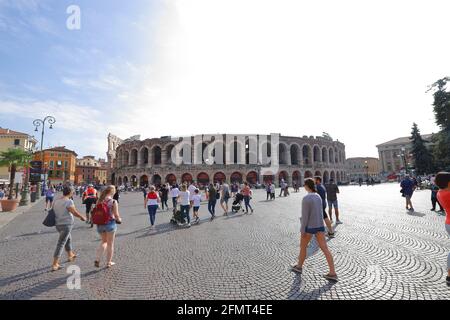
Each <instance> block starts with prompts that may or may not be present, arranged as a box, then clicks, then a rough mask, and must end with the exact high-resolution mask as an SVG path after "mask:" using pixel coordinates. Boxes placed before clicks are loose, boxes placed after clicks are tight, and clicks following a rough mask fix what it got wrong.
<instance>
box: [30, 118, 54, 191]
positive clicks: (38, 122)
mask: <svg viewBox="0 0 450 320" xmlns="http://www.w3.org/2000/svg"><path fill="white" fill-rule="evenodd" d="M46 122H47V123H48V124H49V125H50V127H49V129H53V124H54V123H55V122H56V119H55V118H54V117H52V116H46V117H45V118H44V119H36V120H34V121H33V125H34V126H35V127H36V128H35V130H34V131H36V132H38V128H39V127H40V126H42V132H41V168H42V165H43V164H44V151H43V149H44V134H45V123H46ZM46 180H47V179H46V176H45V175H44V185H43V186H44V187H45V185H46V183H47V182H46ZM40 188H41V184H40V183H38V187H37V191H36V198H38V199H39V198H40V195H41V190H40Z"/></svg>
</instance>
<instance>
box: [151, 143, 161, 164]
mask: <svg viewBox="0 0 450 320" xmlns="http://www.w3.org/2000/svg"><path fill="white" fill-rule="evenodd" d="M161 162H162V161H161V147H159V146H156V147H154V148H153V164H154V165H161Z"/></svg>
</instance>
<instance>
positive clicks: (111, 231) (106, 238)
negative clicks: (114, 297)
mask: <svg viewBox="0 0 450 320" xmlns="http://www.w3.org/2000/svg"><path fill="white" fill-rule="evenodd" d="M115 193H116V188H115V187H114V186H108V187H106V189H105V190H103V192H102V193H101V194H100V197H99V199H98V201H97V206H98V205H99V204H100V205H104V206H106V208H107V210H108V212H107V214H108V215H109V219H108V221H107V223H106V224H98V225H97V232H98V233H99V234H100V237H101V242H100V246H99V247H98V248H97V254H96V259H95V262H94V265H95V267H97V268H100V262H101V260H102V257H103V255H104V254H105V251H106V266H107V267H108V268H110V267H112V266H113V265H115V264H116V263H115V262H113V261H112V258H113V255H114V240H115V237H116V231H117V224H121V223H122V219H121V218H120V214H119V205H118V204H117V201H115V200H114V199H113V196H114V194H115Z"/></svg>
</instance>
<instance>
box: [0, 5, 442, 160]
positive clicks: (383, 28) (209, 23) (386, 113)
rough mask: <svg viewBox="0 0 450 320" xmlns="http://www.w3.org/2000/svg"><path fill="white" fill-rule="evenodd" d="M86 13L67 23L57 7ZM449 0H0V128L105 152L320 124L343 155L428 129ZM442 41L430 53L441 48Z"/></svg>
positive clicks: (299, 131) (307, 130)
mask: <svg viewBox="0 0 450 320" xmlns="http://www.w3.org/2000/svg"><path fill="white" fill-rule="evenodd" d="M72 4H74V5H78V6H79V7H80V9H81V30H68V29H67V28H66V20H67V18H68V16H69V15H68V14H67V13H66V9H67V7H68V6H69V5H72ZM449 11H450V2H448V1H447V0H430V1H426V2H425V1H406V0H398V1H395V2H394V1H388V0H377V1H375V0H373V1H359V0H341V1H334V0H317V1H306V0H305V1H303V0H189V1H183V0H132V1H122V0H120V1H119V0H75V1H66V0H0V126H2V127H9V128H11V129H14V130H18V131H23V132H28V133H30V134H33V133H34V132H33V129H34V128H33V126H32V121H33V119H35V118H43V117H45V116H46V115H47V114H51V115H53V116H55V117H56V119H57V123H56V124H55V126H54V128H55V129H54V130H53V131H51V132H49V133H48V135H47V136H46V140H45V146H46V147H47V146H56V145H65V146H67V147H68V148H71V149H73V150H75V151H76V152H77V153H78V154H80V155H88V154H92V155H95V156H101V157H105V152H106V148H107V144H106V138H107V135H108V133H109V132H111V133H113V134H116V135H118V136H120V137H122V138H127V137H130V136H133V135H136V134H140V135H141V136H142V138H149V137H159V136H166V135H173V136H184V135H191V134H202V133H208V134H214V133H219V132H220V133H237V134H242V133H245V134H254V133H261V134H270V133H281V134H284V135H291V136H303V135H308V136H309V135H321V134H322V132H328V133H329V134H330V135H331V136H332V137H333V138H334V139H339V140H340V141H342V142H344V143H345V144H346V151H347V156H348V157H351V156H377V155H378V153H377V149H376V148H375V145H376V144H379V143H382V142H385V141H388V140H392V139H394V138H397V137H400V136H407V135H409V133H410V131H411V126H412V123H413V122H414V121H415V122H417V123H418V124H419V128H420V129H421V131H422V132H423V133H431V132H436V131H437V130H438V128H437V127H436V126H435V124H434V119H433V114H432V107H431V102H432V99H431V94H430V93H425V91H426V90H427V86H428V85H430V84H431V83H433V82H434V81H436V80H437V79H439V78H441V77H444V76H449V75H450V63H449V62H448V61H447V60H446V58H445V57H444V55H442V53H443V52H448V51H449V50H450V43H449V42H445V41H442V33H441V32H439V30H447V25H446V23H447V22H446V21H447V20H448V19H447V13H448V12H449ZM437 43H439V46H440V47H439V49H438V53H437V52H436V50H437V49H436V44H437Z"/></svg>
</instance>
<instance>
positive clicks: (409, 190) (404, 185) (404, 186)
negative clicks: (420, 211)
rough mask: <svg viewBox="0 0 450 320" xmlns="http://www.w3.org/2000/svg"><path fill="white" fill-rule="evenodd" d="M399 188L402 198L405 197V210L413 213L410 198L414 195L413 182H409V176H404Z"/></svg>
mask: <svg viewBox="0 0 450 320" xmlns="http://www.w3.org/2000/svg"><path fill="white" fill-rule="evenodd" d="M400 187H401V190H400V192H401V194H402V197H405V200H406V210H409V211H414V208H413V205H412V202H411V198H412V196H413V193H414V181H413V180H411V178H410V177H409V174H407V175H405V178H403V180H402V182H401V183H400Z"/></svg>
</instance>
